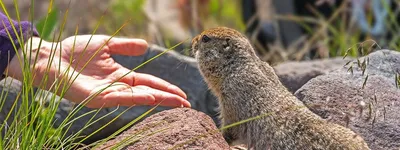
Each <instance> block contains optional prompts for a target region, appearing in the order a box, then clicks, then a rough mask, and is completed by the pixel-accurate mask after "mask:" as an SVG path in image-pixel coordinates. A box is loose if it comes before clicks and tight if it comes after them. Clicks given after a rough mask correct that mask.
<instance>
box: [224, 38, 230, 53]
mask: <svg viewBox="0 0 400 150" xmlns="http://www.w3.org/2000/svg"><path fill="white" fill-rule="evenodd" d="M230 40H231V39H229V38H226V39H225V41H224V42H223V44H222V46H223V47H224V50H228V49H229V41H230Z"/></svg>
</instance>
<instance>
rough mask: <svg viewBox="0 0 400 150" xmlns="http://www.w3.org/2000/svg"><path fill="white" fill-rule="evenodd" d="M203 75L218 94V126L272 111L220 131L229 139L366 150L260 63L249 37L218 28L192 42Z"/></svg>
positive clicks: (254, 144) (264, 145)
mask: <svg viewBox="0 0 400 150" xmlns="http://www.w3.org/2000/svg"><path fill="white" fill-rule="evenodd" d="M192 51H193V53H194V55H195V57H196V59H197V61H198V65H199V69H200V72H201V74H202V76H203V77H204V78H205V81H206V83H207V84H208V86H209V87H210V89H211V91H212V92H213V93H214V94H215V95H216V96H217V97H218V99H219V104H220V110H221V112H220V117H221V119H222V120H221V121H222V122H221V123H222V125H229V124H232V123H235V122H238V121H241V120H245V119H248V118H252V117H255V116H258V115H263V114H270V115H268V116H266V117H263V118H261V119H257V120H253V121H250V122H247V123H244V124H241V125H239V126H235V127H232V128H229V129H227V130H224V131H223V135H224V138H225V139H226V140H227V142H228V143H229V144H232V142H233V141H237V142H240V143H244V144H247V146H248V147H249V148H254V149H256V150H260V149H279V150H280V149H307V150H308V149H310V150H311V149H313V150H314V149H324V150H325V149H340V150H342V149H343V150H356V149H357V150H365V149H369V148H368V145H367V144H366V143H365V142H364V140H363V139H362V138H361V137H360V136H359V135H357V134H356V133H354V132H353V131H351V130H350V129H348V128H345V127H343V126H340V125H337V124H334V123H331V122H328V121H325V120H323V119H322V118H321V117H319V116H318V115H316V114H314V113H313V112H311V111H310V110H309V109H308V108H307V107H306V106H304V104H303V103H302V102H301V101H300V100H298V99H297V98H296V97H295V96H294V95H293V94H292V93H290V92H289V91H288V90H287V89H286V88H285V87H284V86H283V85H282V83H281V82H280V81H279V79H278V76H277V75H276V74H275V72H274V70H273V68H272V67H271V66H270V65H268V64H267V63H266V62H263V61H261V60H260V59H259V58H258V57H257V56H256V53H255V51H254V49H253V47H252V46H251V44H250V42H249V41H248V39H247V38H246V37H245V36H244V35H242V34H241V33H239V32H238V31H236V30H233V29H230V28H226V27H219V28H213V29H209V30H206V31H204V32H203V33H201V34H200V35H198V36H196V37H195V38H194V39H193V40H192Z"/></svg>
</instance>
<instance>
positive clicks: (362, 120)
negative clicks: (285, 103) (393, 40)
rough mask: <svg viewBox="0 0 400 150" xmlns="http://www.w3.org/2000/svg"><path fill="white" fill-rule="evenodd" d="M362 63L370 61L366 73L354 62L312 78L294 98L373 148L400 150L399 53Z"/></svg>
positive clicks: (372, 57) (376, 54) (374, 55)
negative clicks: (355, 133)
mask: <svg viewBox="0 0 400 150" xmlns="http://www.w3.org/2000/svg"><path fill="white" fill-rule="evenodd" d="M359 60H360V64H362V62H363V61H364V60H369V63H368V64H367V65H366V70H365V69H363V67H358V65H357V64H358V63H357V61H354V62H353V63H350V64H349V65H348V66H346V67H345V68H342V69H338V70H336V71H334V72H331V73H328V74H326V75H321V76H318V77H316V78H314V79H311V80H310V81H309V82H307V83H306V84H305V85H304V86H303V87H301V88H300V89H299V90H298V91H296V93H295V95H296V96H297V97H298V98H299V99H300V100H301V101H303V102H304V103H305V104H306V105H308V106H309V108H310V109H311V110H312V111H313V112H315V113H317V114H318V115H320V116H322V117H323V118H326V119H328V120H330V121H333V122H335V123H338V124H341V125H343V126H348V127H349V128H351V129H352V130H354V131H355V132H357V133H358V134H360V135H361V136H362V137H363V138H364V139H365V140H366V141H367V143H368V144H369V146H370V148H371V149H376V150H378V149H382V150H383V149H385V150H386V149H399V148H400V114H399V113H398V112H400V90H399V89H398V88H397V87H396V82H395V75H396V74H399V73H400V65H399V64H400V53H399V52H395V51H389V50H380V51H377V52H374V53H371V54H369V55H368V56H366V57H363V58H361V59H359ZM350 66H352V68H353V69H352V70H353V73H351V71H348V70H349V68H350ZM363 70H365V73H364V75H363V74H362V72H363ZM367 76H368V79H367V80H366V82H365V84H364V81H365V79H366V78H367ZM363 86H364V88H363Z"/></svg>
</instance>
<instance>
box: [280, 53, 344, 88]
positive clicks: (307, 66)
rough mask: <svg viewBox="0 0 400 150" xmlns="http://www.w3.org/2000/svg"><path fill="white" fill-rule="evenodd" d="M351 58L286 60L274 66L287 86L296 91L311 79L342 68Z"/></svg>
mask: <svg viewBox="0 0 400 150" xmlns="http://www.w3.org/2000/svg"><path fill="white" fill-rule="evenodd" d="M350 60H351V59H349V58H345V59H343V58H339V57H337V58H330V59H322V60H312V61H302V62H294V61H291V62H285V63H282V64H279V65H277V66H275V67H274V70H275V72H276V74H277V75H278V76H279V79H280V80H281V82H282V83H283V85H285V86H286V88H287V89H288V90H289V91H290V92H292V93H294V92H296V91H297V90H298V89H299V88H300V87H302V86H303V85H304V84H305V83H307V82H308V81H309V80H310V79H312V78H315V77H317V76H319V75H323V74H326V73H328V72H330V71H332V70H336V69H339V68H342V67H343V66H344V65H345V64H346V63H347V62H348V61H350Z"/></svg>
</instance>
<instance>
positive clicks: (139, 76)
mask: <svg viewBox="0 0 400 150" xmlns="http://www.w3.org/2000/svg"><path fill="white" fill-rule="evenodd" d="M134 76H135V77H134V78H135V79H134V83H133V86H136V85H145V86H149V87H152V88H154V89H158V90H160V91H165V92H169V93H173V94H176V95H179V96H181V97H182V98H184V99H187V96H186V94H185V92H183V91H182V90H181V89H180V88H179V87H177V86H175V85H173V84H171V83H169V82H167V81H165V80H163V79H160V78H158V77H155V76H153V75H149V74H144V73H135V74H134Z"/></svg>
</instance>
